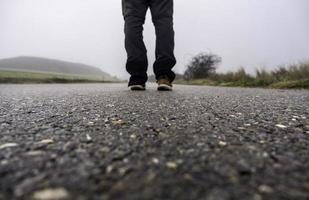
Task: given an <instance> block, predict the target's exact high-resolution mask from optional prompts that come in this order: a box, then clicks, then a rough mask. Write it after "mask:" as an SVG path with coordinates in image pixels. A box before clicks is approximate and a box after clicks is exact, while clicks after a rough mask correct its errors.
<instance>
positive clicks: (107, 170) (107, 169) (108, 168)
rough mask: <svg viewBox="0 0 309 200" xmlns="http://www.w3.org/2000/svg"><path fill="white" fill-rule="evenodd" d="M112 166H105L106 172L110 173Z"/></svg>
mask: <svg viewBox="0 0 309 200" xmlns="http://www.w3.org/2000/svg"><path fill="white" fill-rule="evenodd" d="M113 169H114V167H113V166H112V165H109V166H107V168H106V173H108V174H110V173H111V172H112V171H113Z"/></svg>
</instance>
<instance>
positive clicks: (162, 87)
mask: <svg viewBox="0 0 309 200" xmlns="http://www.w3.org/2000/svg"><path fill="white" fill-rule="evenodd" d="M172 90H173V88H172V87H171V86H169V85H166V84H160V85H159V86H158V91H172Z"/></svg>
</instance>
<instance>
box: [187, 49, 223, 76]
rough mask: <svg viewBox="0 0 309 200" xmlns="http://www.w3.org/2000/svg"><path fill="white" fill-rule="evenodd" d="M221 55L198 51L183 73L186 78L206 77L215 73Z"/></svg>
mask: <svg viewBox="0 0 309 200" xmlns="http://www.w3.org/2000/svg"><path fill="white" fill-rule="evenodd" d="M221 61H222V59H221V57H219V56H217V55H215V54H211V53H200V54H198V55H197V56H195V57H193V58H192V60H191V62H190V63H189V65H188V66H187V70H186V71H185V73H184V78H185V79H186V80H190V79H201V78H208V77H209V76H210V75H211V74H213V73H215V71H216V68H217V66H218V65H219V64H220V63H221Z"/></svg>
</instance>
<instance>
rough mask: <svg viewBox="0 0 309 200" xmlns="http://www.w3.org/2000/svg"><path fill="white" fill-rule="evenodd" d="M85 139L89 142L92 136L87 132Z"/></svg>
mask: <svg viewBox="0 0 309 200" xmlns="http://www.w3.org/2000/svg"><path fill="white" fill-rule="evenodd" d="M86 139H87V141H88V142H91V141H92V138H91V137H90V135H89V134H87V135H86Z"/></svg>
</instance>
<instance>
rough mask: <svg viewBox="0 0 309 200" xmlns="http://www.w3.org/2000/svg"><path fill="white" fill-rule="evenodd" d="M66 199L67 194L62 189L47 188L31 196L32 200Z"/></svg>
mask: <svg viewBox="0 0 309 200" xmlns="http://www.w3.org/2000/svg"><path fill="white" fill-rule="evenodd" d="M68 197H69V193H68V192H67V191H66V190H65V189H64V188H48V189H44V190H40V191H37V192H35V193H34V194H33V199H36V200H61V199H67V198H68Z"/></svg>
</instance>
